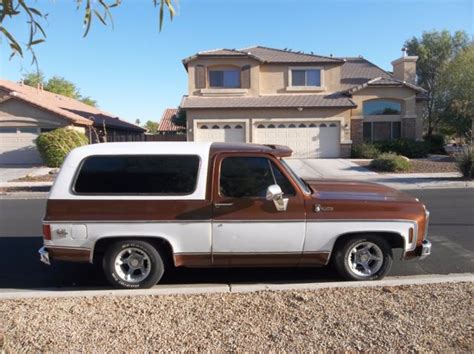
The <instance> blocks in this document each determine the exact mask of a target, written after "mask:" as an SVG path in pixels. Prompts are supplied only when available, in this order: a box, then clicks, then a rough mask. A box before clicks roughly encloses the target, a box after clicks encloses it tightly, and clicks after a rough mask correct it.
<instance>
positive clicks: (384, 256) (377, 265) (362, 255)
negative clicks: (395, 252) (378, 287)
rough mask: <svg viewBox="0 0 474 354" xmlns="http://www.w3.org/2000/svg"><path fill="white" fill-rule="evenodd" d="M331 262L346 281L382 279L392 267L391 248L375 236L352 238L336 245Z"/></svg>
mask: <svg viewBox="0 0 474 354" xmlns="http://www.w3.org/2000/svg"><path fill="white" fill-rule="evenodd" d="M333 261H334V265H335V267H336V269H337V271H338V272H339V274H340V275H341V276H342V277H344V278H346V279H348V280H377V279H382V278H383V277H384V276H385V275H386V274H387V273H388V272H389V271H390V268H391V267H392V263H393V256H392V248H391V247H390V245H389V244H388V242H387V241H385V240H384V239H382V238H380V237H377V236H373V235H368V236H354V237H351V238H349V239H347V240H345V241H344V242H342V243H341V244H339V245H338V247H337V249H336V250H335V254H334V258H333Z"/></svg>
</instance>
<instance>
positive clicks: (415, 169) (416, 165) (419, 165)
mask: <svg viewBox="0 0 474 354" xmlns="http://www.w3.org/2000/svg"><path fill="white" fill-rule="evenodd" d="M355 163H357V164H358V165H359V166H363V167H366V168H368V169H370V168H369V164H370V160H367V161H355ZM410 163H411V169H410V170H409V171H402V172H399V173H438V172H459V170H458V169H457V168H456V163H455V162H454V159H452V158H450V157H447V158H445V159H441V160H437V161H433V160H424V159H416V160H415V159H412V160H410ZM376 172H378V171H376ZM390 173H397V172H390Z"/></svg>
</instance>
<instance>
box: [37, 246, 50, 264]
mask: <svg viewBox="0 0 474 354" xmlns="http://www.w3.org/2000/svg"><path fill="white" fill-rule="evenodd" d="M38 253H39V255H40V261H41V262H43V263H44V264H47V265H51V262H50V260H49V253H48V251H47V250H46V247H41V248H40V249H39V250H38Z"/></svg>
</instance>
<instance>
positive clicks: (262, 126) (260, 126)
mask: <svg viewBox="0 0 474 354" xmlns="http://www.w3.org/2000/svg"><path fill="white" fill-rule="evenodd" d="M257 128H262V129H263V128H265V126H264V125H263V124H259V125H257Z"/></svg>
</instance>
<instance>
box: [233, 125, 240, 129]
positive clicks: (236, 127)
mask: <svg viewBox="0 0 474 354" xmlns="http://www.w3.org/2000/svg"><path fill="white" fill-rule="evenodd" d="M234 128H235V129H242V126H241V125H240V124H237V125H236V126H235V127H234Z"/></svg>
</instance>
